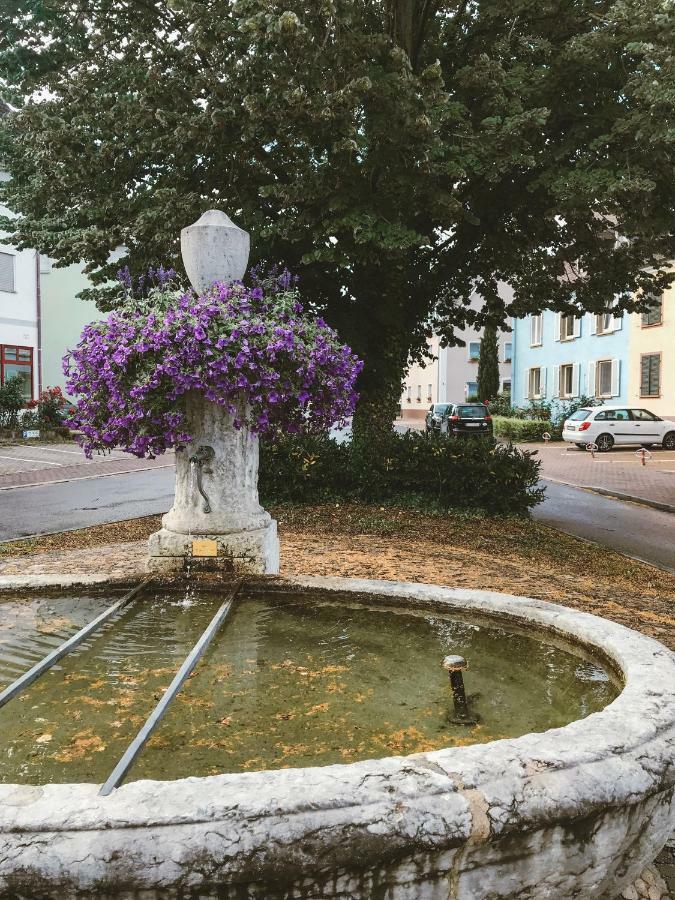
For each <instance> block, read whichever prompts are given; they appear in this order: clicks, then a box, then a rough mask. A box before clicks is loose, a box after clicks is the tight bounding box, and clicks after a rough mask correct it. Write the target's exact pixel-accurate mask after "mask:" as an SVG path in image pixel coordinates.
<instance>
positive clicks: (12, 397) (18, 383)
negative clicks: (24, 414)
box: [0, 375, 26, 428]
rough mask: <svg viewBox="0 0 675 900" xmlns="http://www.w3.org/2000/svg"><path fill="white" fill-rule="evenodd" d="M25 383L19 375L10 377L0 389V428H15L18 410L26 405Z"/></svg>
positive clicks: (17, 422) (17, 423) (17, 421)
mask: <svg viewBox="0 0 675 900" xmlns="http://www.w3.org/2000/svg"><path fill="white" fill-rule="evenodd" d="M25 387H26V382H25V381H24V379H23V378H22V377H21V376H20V375H12V377H11V378H8V379H7V381H6V382H5V383H4V384H3V385H2V387H0V428H17V427H18V425H19V410H21V409H22V408H23V407H24V406H25V404H26V398H25V396H24V390H25Z"/></svg>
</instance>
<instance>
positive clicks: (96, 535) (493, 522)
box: [0, 504, 675, 649]
mask: <svg viewBox="0 0 675 900" xmlns="http://www.w3.org/2000/svg"><path fill="white" fill-rule="evenodd" d="M273 512H274V515H275V517H276V518H277V520H278V522H279V532H280V537H281V560H282V561H281V566H282V575H287V576H289V575H296V574H309V575H344V576H353V577H363V578H385V579H391V580H397V581H417V582H429V583H434V584H445V585H450V586H452V587H466V588H486V589H489V590H495V591H504V592H506V593H511V594H521V595H524V596H528V597H536V598H539V599H542V600H548V601H551V602H553V603H561V604H563V605H565V606H571V607H574V608H576V609H581V610H584V611H586V612H591V613H595V614H596V615H600V616H604V617H606V618H608V619H613V620H614V621H616V622H620V623H621V624H622V625H627V626H629V627H631V628H636V629H637V630H638V631H642V632H643V633H645V634H648V635H651V636H652V637H655V638H657V639H658V640H660V641H662V642H663V643H665V644H667V645H668V646H670V647H671V648H674V649H675V575H673V574H669V573H667V572H663V571H661V570H659V569H656V568H653V567H651V566H649V565H646V564H644V563H640V562H637V561H635V560H632V559H628V558H627V557H624V556H622V555H621V554H618V553H614V552H612V551H608V550H606V549H603V548H600V547H598V546H596V545H594V544H590V543H588V542H585V541H582V540H579V539H577V538H574V537H571V536H569V535H565V534H562V533H561V532H558V531H556V530H555V529H553V528H549V527H548V526H546V525H542V524H539V523H536V522H533V521H529V520H521V519H493V518H488V517H480V516H472V515H462V514H454V515H446V516H430V515H427V514H423V513H419V512H415V511H409V510H400V509H393V508H382V507H364V506H355V505H344V504H337V505H334V506H320V507H301V508H300V507H293V508H290V507H289V508H280V509H276V510H274V511H273ZM158 526H159V517H155V516H149V517H146V518H144V519H134V520H131V521H129V522H121V523H115V524H113V525H103V526H99V527H95V528H87V529H82V530H81V531H74V532H66V533H64V534H60V535H54V536H50V537H45V538H41V539H36V540H29V541H15V542H12V543H8V544H3V545H0V574H3V575H9V574H31V573H35V574H37V573H40V572H70V573H73V572H78V573H79V572H105V573H111V574H118V575H129V576H131V575H134V574H136V573H138V572H140V571H142V569H143V565H144V557H145V552H146V548H145V541H146V539H147V537H148V535H149V534H150V533H151V532H152V531H154V530H156V529H157V528H158Z"/></svg>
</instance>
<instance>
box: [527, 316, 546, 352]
mask: <svg viewBox="0 0 675 900" xmlns="http://www.w3.org/2000/svg"><path fill="white" fill-rule="evenodd" d="M543 333H544V328H543V316H542V314H541V313H539V315H538V316H532V317H531V319H530V347H537V346H538V345H539V344H541V342H542V335H543Z"/></svg>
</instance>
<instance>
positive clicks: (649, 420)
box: [562, 406, 675, 453]
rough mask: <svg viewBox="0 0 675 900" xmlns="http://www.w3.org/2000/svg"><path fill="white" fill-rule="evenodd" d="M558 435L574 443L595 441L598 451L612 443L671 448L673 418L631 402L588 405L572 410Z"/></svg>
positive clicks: (674, 432) (674, 431)
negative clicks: (660, 415) (667, 417)
mask: <svg viewBox="0 0 675 900" xmlns="http://www.w3.org/2000/svg"><path fill="white" fill-rule="evenodd" d="M562 438H563V440H564V441H569V442H570V443H571V444H576V445H577V447H585V446H586V444H595V445H596V447H597V448H598V450H599V451H600V452H601V453H606V452H607V451H608V450H611V449H612V447H613V446H614V445H615V444H634V445H635V446H637V447H651V446H652V445H653V444H658V445H659V446H660V447H663V448H664V450H675V422H670V421H669V420H668V419H660V418H659V417H658V416H655V415H654V413H652V412H649V410H648V409H641V408H639V407H631V406H591V407H583V408H582V409H578V410H577V411H576V412H575V413H573V414H572V415H571V416H570V417H569V419H566V420H565V423H564V424H563V432H562Z"/></svg>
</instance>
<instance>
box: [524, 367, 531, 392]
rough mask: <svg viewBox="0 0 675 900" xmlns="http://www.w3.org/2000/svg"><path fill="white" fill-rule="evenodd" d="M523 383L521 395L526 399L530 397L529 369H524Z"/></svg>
mask: <svg viewBox="0 0 675 900" xmlns="http://www.w3.org/2000/svg"><path fill="white" fill-rule="evenodd" d="M523 384H524V390H523V397H524V398H525V399H526V400H529V399H530V370H529V369H525V379H524V381H523Z"/></svg>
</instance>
